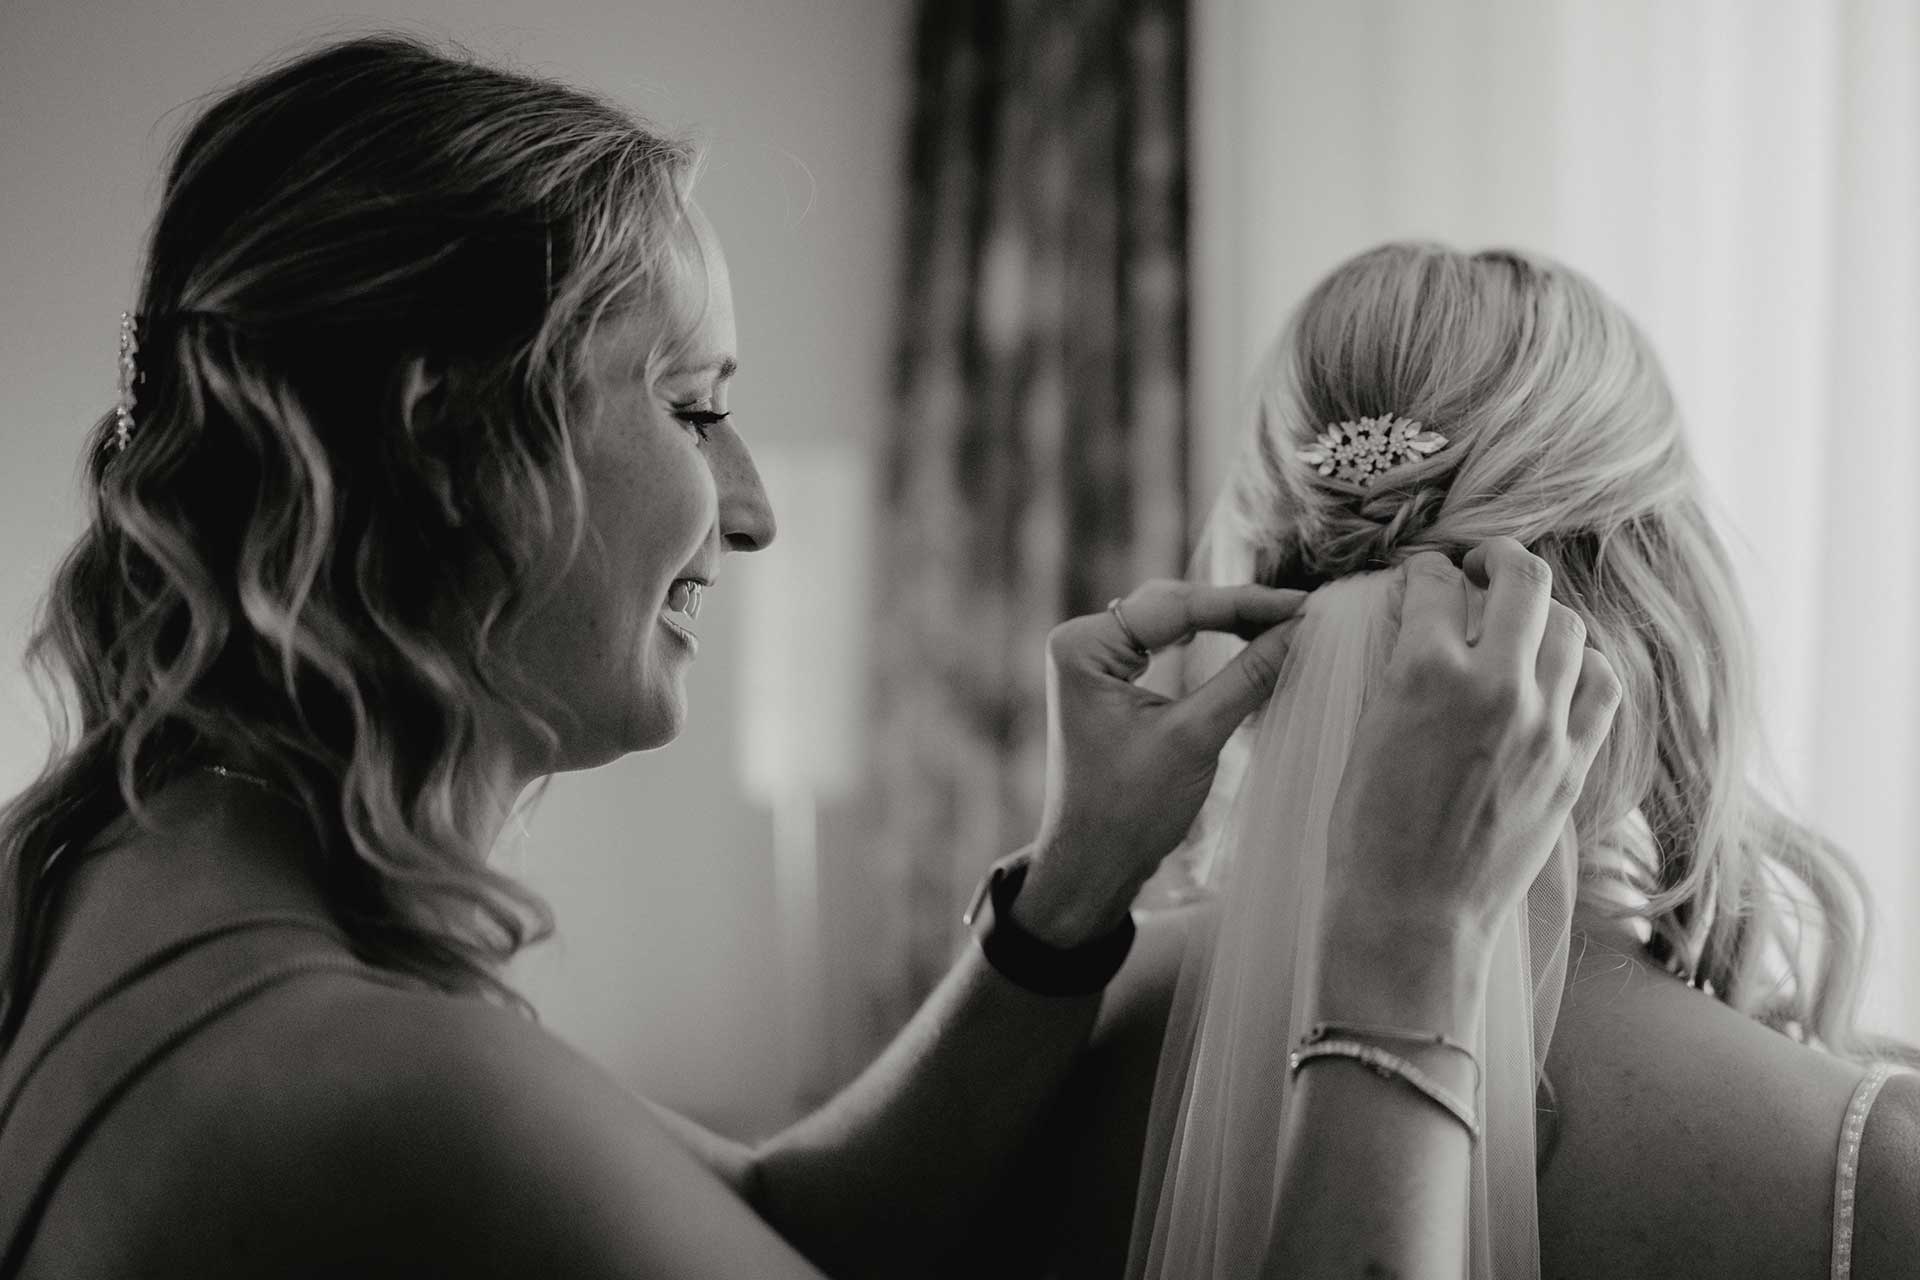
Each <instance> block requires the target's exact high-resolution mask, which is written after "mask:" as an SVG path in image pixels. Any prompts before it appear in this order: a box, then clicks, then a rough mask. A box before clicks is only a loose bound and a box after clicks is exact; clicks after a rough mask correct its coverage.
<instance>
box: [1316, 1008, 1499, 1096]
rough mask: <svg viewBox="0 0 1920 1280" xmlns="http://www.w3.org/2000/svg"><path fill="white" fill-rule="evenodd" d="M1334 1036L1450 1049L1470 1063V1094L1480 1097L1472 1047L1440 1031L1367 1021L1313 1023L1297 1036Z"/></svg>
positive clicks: (1318, 1039) (1476, 1063)
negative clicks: (1304, 1032) (1471, 1086)
mask: <svg viewBox="0 0 1920 1280" xmlns="http://www.w3.org/2000/svg"><path fill="white" fill-rule="evenodd" d="M1336 1035H1339V1036H1344V1037H1346V1038H1347V1039H1349V1040H1351V1039H1355V1038H1357V1037H1360V1036H1367V1037H1371V1038H1373V1039H1376V1040H1402V1041H1405V1042H1406V1043H1408V1044H1418V1045H1425V1046H1427V1047H1429V1048H1435V1049H1451V1050H1453V1051H1454V1052H1455V1053H1459V1054H1464V1055H1465V1056H1466V1059H1467V1061H1468V1062H1471V1063H1472V1064H1473V1095H1474V1097H1476V1098H1477V1097H1479V1096H1480V1082H1481V1079H1482V1074H1481V1071H1480V1059H1479V1058H1478V1057H1476V1056H1475V1055H1474V1052H1473V1050H1471V1049H1469V1048H1467V1046H1465V1045H1464V1044H1461V1043H1460V1042H1459V1041H1458V1040H1455V1039H1454V1038H1453V1037H1452V1036H1450V1035H1447V1034H1445V1033H1444V1032H1439V1031H1409V1030H1407V1029H1406V1028H1404V1027H1382V1026H1377V1025H1375V1024H1373V1023H1371V1022H1316V1023H1314V1024H1313V1028H1312V1030H1310V1031H1308V1032H1307V1034H1306V1035H1305V1036H1303V1037H1301V1039H1300V1043H1301V1044H1303V1045H1307V1044H1319V1043H1320V1042H1321V1041H1323V1040H1331V1039H1333V1038H1334V1037H1335V1036H1336Z"/></svg>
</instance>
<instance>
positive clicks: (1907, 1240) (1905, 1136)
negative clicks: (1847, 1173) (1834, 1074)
mask: <svg viewBox="0 0 1920 1280" xmlns="http://www.w3.org/2000/svg"><path fill="white" fill-rule="evenodd" d="M1857 1185H1858V1191H1857V1193H1856V1201H1855V1203H1856V1206H1857V1207H1856V1209H1855V1211H1854V1215H1855V1216H1854V1223H1853V1274H1854V1276H1855V1277H1856V1280H1882V1278H1883V1277H1885V1278H1886V1280H1892V1278H1893V1277H1896V1276H1900V1277H1907V1276H1911V1275H1913V1273H1914V1267H1915V1260H1916V1259H1920V1075H1915V1074H1913V1073H1911V1072H1908V1073H1903V1074H1900V1075H1896V1076H1894V1077H1892V1078H1891V1079H1889V1080H1888V1081H1887V1083H1886V1084H1885V1085H1884V1086H1883V1087H1882V1088H1881V1090H1880V1096H1879V1098H1878V1099H1876V1100H1875V1102H1874V1104H1873V1109H1872V1110H1871V1111H1869V1112H1868V1113H1867V1126H1866V1129H1865V1130H1864V1131H1863V1132H1862V1134H1861V1137H1860V1165H1859V1177H1858V1179H1857Z"/></svg>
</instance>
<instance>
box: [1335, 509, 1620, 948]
mask: <svg viewBox="0 0 1920 1280" xmlns="http://www.w3.org/2000/svg"><path fill="white" fill-rule="evenodd" d="M1463 564H1464V567H1465V573H1464V574H1463V573H1462V572H1461V570H1459V569H1456V568H1455V567H1454V566H1453V565H1452V564H1451V563H1450V562H1449V561H1448V560H1447V558H1446V557H1445V556H1442V555H1439V554H1437V553H1433V552H1427V553H1423V554H1421V555H1417V556H1414V557H1413V558H1412V559H1410V560H1408V561H1407V563H1406V565H1405V575H1406V587H1405V596H1404V599H1403V602H1402V605H1401V622H1400V635H1399V639H1398V640H1397V642H1396V643H1395V646H1394V651H1393V655H1392V657H1391V659H1390V660H1389V663H1388V667H1387V673H1386V678H1385V682H1384V685H1383V687H1382V689H1381V692H1380V693H1379V695H1378V696H1377V697H1376V698H1375V699H1374V700H1373V701H1372V702H1371V703H1370V704H1369V705H1368V707H1367V709H1366V711H1365V712H1364V713H1363V714H1362V716H1361V718H1360V723H1359V725H1358V726H1357V728H1356V731H1355V738H1354V745H1353V750H1352V753H1351V754H1350V756H1349V758H1348V764H1347V770H1346V774H1345V776H1344V777H1343V778H1342V780H1341V784H1340V791H1339V793H1338V796H1337V798H1336V800H1335V802H1334V810H1333V815H1332V821H1331V825H1330V827H1329V830H1328V848H1327V905H1328V910H1329V911H1330V912H1332V913H1335V914H1336V915H1337V916H1338V917H1339V918H1340V919H1341V920H1342V921H1343V924H1344V925H1354V924H1357V923H1359V922H1368V923H1370V924H1371V925H1372V926H1373V927H1374V929H1375V930H1376V931H1379V936H1382V937H1385V936H1388V935H1390V934H1391V935H1397V936H1398V937H1400V938H1401V939H1402V940H1403V941H1410V940H1413V939H1414V938H1415V937H1416V936H1427V935H1430V934H1433V933H1435V932H1438V933H1439V934H1443V935H1446V936H1447V937H1448V938H1450V939H1452V940H1457V941H1459V942H1461V943H1463V944H1464V945H1466V946H1468V947H1469V948H1475V949H1478V950H1481V951H1484V949H1485V947H1486V945H1487V944H1488V943H1489V941H1490V939H1491V936H1492V934H1493V932H1494V931H1495V930H1497V929H1498V927H1499V922H1500V921H1501V920H1502V919H1504V917H1505V914H1506V913H1507V912H1508V911H1509V910H1511V909H1512V908H1513V907H1514V906H1515V905H1516V904H1517V903H1518V902H1519V901H1520V899H1521V897H1522V896H1523V895H1524V894H1525V893H1526V891H1527V887H1528V885H1530V884H1531V883H1532V881H1533V878H1534V876H1535V875H1536V874H1538V872H1539V871H1540V869H1541V868H1542V867H1543V866H1544V865H1545V863H1546V860H1547V856H1548V854H1549V853H1550V852H1551V851H1552V849H1553V846H1554V844H1555V842H1556V841H1557V840H1558V838H1559V836H1560V833H1561V831H1562V829H1563V827H1564V826H1565V823H1566V820H1567V815H1568V813H1569V812H1570V811H1571V809H1572V807H1573V803H1574V801H1575V800H1576V799H1577V798H1578V797H1579V795H1580V791H1581V788H1582V787H1583V786H1584V785H1585V782H1586V776H1587V769H1588V767H1589V766H1590V765H1591V764H1592V763H1593V759H1594V756H1595V755H1596V754H1597V753H1598V752H1599V749H1600V744H1601V742H1602V741H1604V740H1605V738H1606V735H1607V731H1608V729H1609V728H1611V726H1612V724H1613V713H1614V709H1615V708H1616V707H1617V706H1618V705H1619V701H1620V684H1619V680H1618V678H1617V677H1616V676H1615V675H1614V673H1613V668H1612V667H1611V666H1610V665H1608V663H1607V660H1606V658H1604V657H1603V656H1601V655H1600V653H1598V652H1597V651H1595V650H1593V649H1589V648H1587V647H1586V627H1585V625H1584V624H1583V623H1582V622H1581V620H1580V617H1579V615H1578V614H1576V613H1574V612H1573V611H1572V610H1571V609H1568V608H1567V607H1566V606H1564V605H1561V604H1559V603H1557V602H1555V601H1554V600H1552V599H1551V598H1550V596H1549V591H1550V590H1551V587H1552V573H1551V570H1549V568H1548V567H1547V564H1546V562H1545V561H1543V560H1541V559H1540V558H1539V557H1537V556H1535V555H1533V554H1532V553H1530V552H1529V551H1527V550H1526V549H1525V548H1524V547H1522V546H1521V545H1520V544H1519V543H1518V542H1516V541H1514V540H1513V539H1511V538H1495V539H1492V540H1490V541H1488V542H1486V543H1483V544H1482V545H1480V546H1478V547H1476V548H1474V550H1472V551H1471V552H1469V553H1468V554H1467V556H1466V558H1465V560H1464V562H1463ZM1482 588H1484V594H1483V593H1482ZM1476 613H1478V614H1479V615H1480V617H1479V625H1478V627H1477V628H1474V627H1473V625H1472V623H1473V615H1474V614H1476Z"/></svg>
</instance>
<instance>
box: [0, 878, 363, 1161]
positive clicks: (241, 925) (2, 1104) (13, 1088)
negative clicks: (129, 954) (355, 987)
mask: <svg viewBox="0 0 1920 1280" xmlns="http://www.w3.org/2000/svg"><path fill="white" fill-rule="evenodd" d="M274 926H279V927H283V928H303V929H315V930H318V931H319V932H321V933H324V934H326V935H327V936H328V937H331V938H335V939H338V940H341V941H344V939H341V938H340V932H339V930H337V929H335V928H334V927H333V926H331V925H329V924H327V923H325V922H324V921H321V920H316V919H315V918H313V917H312V916H308V915H302V914H299V913H298V912H293V911H261V912H256V913H255V914H253V915H246V916H236V917H234V918H233V919H231V920H223V921H221V922H220V923H219V924H215V925H210V926H208V927H207V928H205V929H199V930H196V931H194V932H193V933H189V934H186V935H185V936H183V937H179V938H175V939H173V940H172V941H171V942H168V943H167V944H165V945H164V946H160V947H156V948H155V949H154V950H152V951H150V952H148V953H147V954H146V955H145V956H142V957H141V958H140V960H139V961H138V962H137V963H135V964H133V965H131V966H129V967H128V968H127V969H126V970H124V971H123V972H121V973H120V974H119V975H118V976H117V977H115V978H114V979H113V980H112V981H110V982H108V983H106V984H105V985H104V986H102V987H101V988H100V989H99V990H97V991H95V992H94V993H93V994H92V995H90V996H88V997H87V998H86V999H84V1000H82V1001H80V1003H78V1004H76V1005H75V1006H74V1007H73V1008H72V1009H71V1010H70V1011H68V1013H67V1015H66V1016H65V1017H64V1018H62V1019H61V1020H60V1021H59V1022H58V1023H57V1024H55V1025H54V1026H53V1027H52V1028H51V1029H50V1030H48V1031H47V1032H46V1034H45V1035H43V1036H40V1037H39V1042H40V1043H39V1046H38V1047H37V1048H36V1049H35V1050H34V1051H33V1052H32V1053H30V1054H24V1055H21V1056H20V1057H19V1058H18V1059H17V1060H16V1061H14V1062H12V1063H10V1064H8V1066H7V1068H6V1070H4V1071H0V1133H5V1132H6V1131H7V1120H8V1119H9V1118H10V1117H11V1116H12V1115H13V1109H14V1108H15V1107H16V1106H18V1105H19V1103H20V1095H21V1094H23V1093H25V1092H26V1088H27V1081H29V1080H30V1079H32V1078H33V1073H34V1072H35V1071H37V1070H39V1068H40V1064H41V1063H43V1062H45V1061H46V1060H47V1057H48V1055H50V1054H51V1053H52V1052H53V1051H54V1050H55V1049H57V1048H59V1047H60V1042H61V1041H63V1040H65V1039H66V1038H67V1036H68V1034H69V1033H71V1032H72V1030H73V1029H74V1028H75V1027H76V1026H78V1025H79V1024H80V1020H81V1019H83V1018H85V1017H86V1016H87V1015H88V1014H90V1013H92V1012H93V1011H94V1010H95V1009H97V1008H99V1007H100V1006H101V1005H103V1004H105V1003H106V1002H107V1001H109V1000H111V999H113V997H115V996H117V995H119V994H120V993H121V992H122V991H125V990H126V989H127V988H128V987H131V986H132V985H133V984H134V983H136V982H138V981H140V979H142V978H144V977H146V976H147V975H148V974H150V973H152V972H153V971H154V970H156V969H158V968H160V967H161V966H162V965H165V964H168V963H170V962H171V961H173V960H176V959H178V958H179V957H181V956H183V955H185V954H186V953H187V952H189V951H191V950H193V949H194V948H195V947H198V946H201V945H203V944H205V943H208V942H212V941H214V940H216V939H218V938H224V937H228V936H230V935H232V934H236V933H244V932H247V931H249V930H253V929H265V928H271V927H274ZM16 1047H18V1046H16Z"/></svg>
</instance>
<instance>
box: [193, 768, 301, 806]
mask: <svg viewBox="0 0 1920 1280" xmlns="http://www.w3.org/2000/svg"><path fill="white" fill-rule="evenodd" d="M199 768H200V769H202V770H204V771H205V772H207V773H211V774H215V775H216V776H218V777H222V778H232V779H234V780H235V781H237V782H250V783H252V784H253V785H254V786H256V787H258V788H260V789H261V790H262V791H265V792H266V793H267V794H269V795H273V796H278V797H279V798H280V799H282V800H285V801H287V802H288V803H289V804H298V803H299V801H297V800H295V799H294V797H293V796H292V795H290V794H288V792H287V790H286V789H285V788H284V787H281V786H279V785H278V784H276V783H273V782H269V781H268V780H267V779H265V778H263V777H261V776H260V775H259V774H257V773H248V772H247V771H246V770H244V769H229V768H228V767H227V766H226V765H224V764H203V765H200V766H199Z"/></svg>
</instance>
